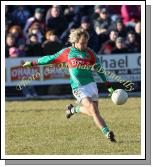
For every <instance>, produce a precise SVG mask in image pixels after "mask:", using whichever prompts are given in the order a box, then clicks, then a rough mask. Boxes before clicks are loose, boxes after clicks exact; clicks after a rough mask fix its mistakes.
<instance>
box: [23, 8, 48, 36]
mask: <svg viewBox="0 0 153 167" xmlns="http://www.w3.org/2000/svg"><path fill="white" fill-rule="evenodd" d="M43 12H44V10H43V9H42V8H36V10H35V14H34V16H33V17H30V18H29V19H28V20H27V22H26V25H25V27H24V35H25V37H26V38H27V39H28V31H29V29H30V28H31V27H32V25H33V24H35V23H39V24H40V28H41V32H43V31H45V22H44V20H43Z"/></svg>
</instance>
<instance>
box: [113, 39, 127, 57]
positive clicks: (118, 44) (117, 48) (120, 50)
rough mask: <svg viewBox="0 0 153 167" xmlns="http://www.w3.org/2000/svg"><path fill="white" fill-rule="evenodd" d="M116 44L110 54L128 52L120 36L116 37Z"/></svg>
mask: <svg viewBox="0 0 153 167" xmlns="http://www.w3.org/2000/svg"><path fill="white" fill-rule="evenodd" d="M115 44H116V46H115V48H114V49H113V50H112V54H118V53H128V49H127V47H126V45H125V40H124V38H122V37H118V38H117V39H116V43H115Z"/></svg>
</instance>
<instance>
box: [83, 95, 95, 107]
mask: <svg viewBox="0 0 153 167" xmlns="http://www.w3.org/2000/svg"><path fill="white" fill-rule="evenodd" d="M81 104H82V105H83V106H84V107H86V108H89V107H90V106H91V105H93V101H92V98H91V97H85V98H83V99H82V100H81Z"/></svg>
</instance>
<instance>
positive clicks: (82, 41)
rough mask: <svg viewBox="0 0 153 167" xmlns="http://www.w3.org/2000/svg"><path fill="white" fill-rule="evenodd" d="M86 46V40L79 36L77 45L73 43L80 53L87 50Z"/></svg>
mask: <svg viewBox="0 0 153 167" xmlns="http://www.w3.org/2000/svg"><path fill="white" fill-rule="evenodd" d="M87 45H88V39H87V38H85V37H84V36H81V38H80V39H79V41H78V42H77V43H75V47H76V48H77V49H79V50H81V51H84V50H86V49H87Z"/></svg>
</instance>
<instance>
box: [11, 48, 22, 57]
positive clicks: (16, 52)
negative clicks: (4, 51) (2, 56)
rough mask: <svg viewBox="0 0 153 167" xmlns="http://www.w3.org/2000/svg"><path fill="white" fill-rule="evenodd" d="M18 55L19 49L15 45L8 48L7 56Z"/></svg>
mask: <svg viewBox="0 0 153 167" xmlns="http://www.w3.org/2000/svg"><path fill="white" fill-rule="evenodd" d="M19 56H20V51H19V49H18V48H17V47H11V48H9V57H10V58H14V57H19Z"/></svg>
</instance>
